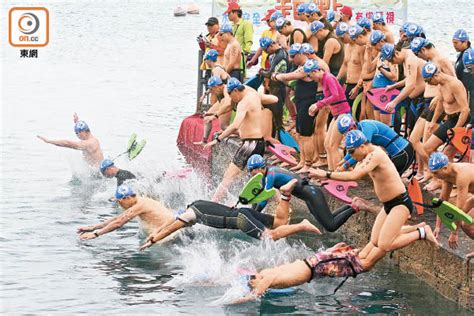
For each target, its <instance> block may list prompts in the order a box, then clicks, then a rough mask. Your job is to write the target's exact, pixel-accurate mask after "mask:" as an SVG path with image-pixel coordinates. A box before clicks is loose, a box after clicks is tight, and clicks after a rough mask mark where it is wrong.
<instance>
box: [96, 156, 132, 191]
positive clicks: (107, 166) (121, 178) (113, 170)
mask: <svg viewBox="0 0 474 316" xmlns="http://www.w3.org/2000/svg"><path fill="white" fill-rule="evenodd" d="M99 170H100V173H101V174H102V175H103V176H104V177H106V178H114V177H115V178H116V179H117V188H118V187H119V186H120V185H122V184H123V183H124V182H125V181H127V180H132V179H136V177H135V175H134V174H133V173H131V172H130V171H128V170H124V169H119V168H117V167H116V166H115V164H114V161H113V160H111V159H104V160H102V161H101V162H100V166H99Z"/></svg>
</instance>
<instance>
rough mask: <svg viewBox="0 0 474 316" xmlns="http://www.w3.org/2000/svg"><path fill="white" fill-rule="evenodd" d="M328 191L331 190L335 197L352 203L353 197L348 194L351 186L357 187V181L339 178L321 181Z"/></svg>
mask: <svg viewBox="0 0 474 316" xmlns="http://www.w3.org/2000/svg"><path fill="white" fill-rule="evenodd" d="M321 186H323V187H324V188H325V189H326V191H328V192H329V194H331V195H332V196H334V197H335V198H337V199H339V200H341V201H342V202H344V203H347V204H351V203H352V198H351V197H349V196H347V191H349V188H357V182H355V181H337V180H324V181H322V182H321Z"/></svg>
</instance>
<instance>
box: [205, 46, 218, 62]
mask: <svg viewBox="0 0 474 316" xmlns="http://www.w3.org/2000/svg"><path fill="white" fill-rule="evenodd" d="M217 56H219V53H218V52H217V50H215V49H210V50H208V51H207V53H206V55H204V60H210V61H217Z"/></svg>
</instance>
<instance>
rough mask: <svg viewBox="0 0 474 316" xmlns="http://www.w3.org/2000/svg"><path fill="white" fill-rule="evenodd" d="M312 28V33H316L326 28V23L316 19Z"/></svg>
mask: <svg viewBox="0 0 474 316" xmlns="http://www.w3.org/2000/svg"><path fill="white" fill-rule="evenodd" d="M309 28H310V30H311V33H313V34H314V33H316V32H317V31H319V30H321V29H323V28H324V24H323V23H322V22H319V21H314V22H312V23H311V25H310V27H309Z"/></svg>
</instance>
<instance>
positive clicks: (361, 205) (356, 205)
mask: <svg viewBox="0 0 474 316" xmlns="http://www.w3.org/2000/svg"><path fill="white" fill-rule="evenodd" d="M351 207H352V208H353V209H354V210H356V212H360V211H365V212H370V213H373V204H371V203H370V202H369V201H367V200H365V199H363V198H361V197H358V196H356V197H355V198H353V199H352V203H351Z"/></svg>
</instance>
